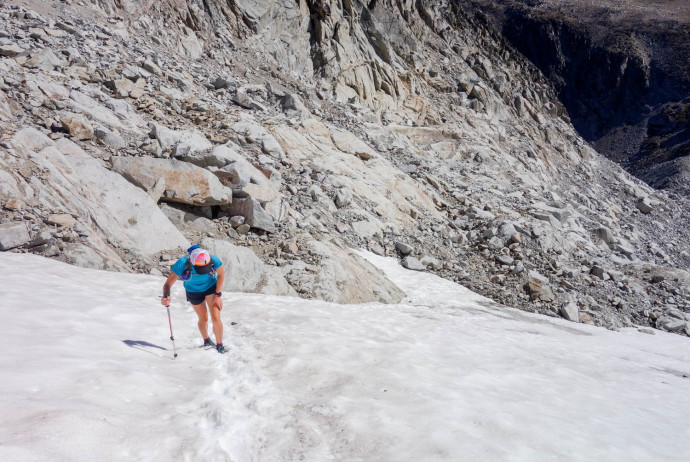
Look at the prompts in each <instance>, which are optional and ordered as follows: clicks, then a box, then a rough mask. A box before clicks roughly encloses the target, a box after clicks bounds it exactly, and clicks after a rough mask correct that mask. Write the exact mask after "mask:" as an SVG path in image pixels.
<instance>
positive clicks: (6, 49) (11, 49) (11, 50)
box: [0, 44, 26, 58]
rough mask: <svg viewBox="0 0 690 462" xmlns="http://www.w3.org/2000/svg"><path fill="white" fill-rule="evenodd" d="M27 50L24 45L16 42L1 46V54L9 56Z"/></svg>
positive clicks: (12, 56)
mask: <svg viewBox="0 0 690 462" xmlns="http://www.w3.org/2000/svg"><path fill="white" fill-rule="evenodd" d="M25 52H26V50H24V49H23V48H22V47H20V46H17V45H14V44H10V45H2V46H0V56H7V57H8V58H14V57H15V56H19V55H20V54H22V53H25Z"/></svg>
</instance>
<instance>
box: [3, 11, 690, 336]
mask: <svg viewBox="0 0 690 462" xmlns="http://www.w3.org/2000/svg"><path fill="white" fill-rule="evenodd" d="M5 3H6V4H3V5H0V22H2V24H3V33H4V34H6V37H4V38H2V37H0V46H4V48H2V50H4V51H3V52H2V53H4V54H5V55H6V56H4V57H3V58H1V59H0V207H2V209H1V210H0V227H2V229H3V230H7V231H8V232H6V233H4V234H1V233H0V242H2V245H3V247H4V248H9V247H10V246H11V247H12V248H11V249H10V250H7V251H10V252H33V253H37V254H40V255H44V256H46V257H50V258H59V259H61V260H64V261H69V262H72V263H74V264H79V265H83V266H89V267H102V268H107V269H118V270H126V271H139V272H145V273H149V274H159V273H165V272H167V271H168V270H169V266H170V260H171V258H172V256H171V255H178V254H179V253H180V252H181V251H182V249H184V248H186V247H187V246H188V243H189V242H195V243H198V242H205V243H206V245H207V246H209V247H213V249H214V250H215V251H216V252H217V253H219V254H220V253H222V254H223V255H225V259H227V262H228V269H231V270H232V271H233V273H232V279H233V281H232V284H233V285H232V288H233V290H246V291H253V292H261V293H277V294H288V295H289V294H293V295H294V294H295V293H296V294H297V295H299V296H300V297H305V298H319V299H324V300H329V301H334V302H340V303H359V302H372V301H374V302H391V301H397V300H400V299H401V298H402V297H404V294H403V293H401V292H400V290H399V289H398V288H397V287H395V286H394V285H393V284H392V283H390V281H388V280H387V279H386V278H385V276H384V275H382V274H381V273H380V272H378V271H377V270H376V269H375V268H373V267H371V265H370V264H368V263H366V262H364V261H363V260H362V259H361V258H360V257H358V256H357V254H355V253H353V252H352V251H351V250H350V249H368V250H369V251H371V252H374V253H376V254H377V255H384V256H388V257H391V258H396V259H398V261H400V262H401V263H403V264H404V265H406V266H408V267H410V268H414V269H415V270H418V271H429V272H434V273H435V274H437V275H439V276H441V277H444V278H448V279H450V280H453V281H456V282H459V283H461V284H463V285H465V286H467V287H469V288H470V289H472V290H474V291H476V292H478V293H480V294H482V295H484V296H487V297H489V298H492V299H493V300H495V301H496V302H498V303H501V304H504V305H507V306H513V307H517V308H521V309H524V310H527V311H532V312H537V313H541V314H544V315H548V316H562V317H564V318H566V319H570V320H571V321H578V320H579V322H586V323H589V324H595V325H600V326H605V327H608V328H611V329H615V328H618V327H621V326H631V325H638V326H648V327H655V328H659V329H666V330H672V331H674V332H676V333H679V334H683V333H685V332H686V331H687V328H680V327H678V326H680V324H679V323H678V322H676V321H674V320H680V318H678V316H677V315H678V313H682V314H686V312H687V311H689V310H690V298H689V297H690V289H688V287H690V275H689V274H688V273H687V270H688V269H689V268H690V254H689V252H688V249H687V242H690V227H688V226H687V223H685V222H684V220H683V217H686V216H688V211H690V204H688V201H687V199H686V198H684V197H679V196H675V195H669V194H666V193H665V192H663V191H654V190H651V189H650V188H649V187H647V186H646V185H645V184H643V183H641V182H640V181H638V180H637V179H635V178H632V177H630V176H629V175H628V174H626V173H624V172H623V171H622V170H621V169H620V168H619V167H618V166H617V165H615V164H613V163H612V162H609V161H608V160H606V159H605V158H602V157H601V156H600V155H599V154H598V153H597V152H595V151H594V150H593V149H591V147H590V146H589V145H588V144H587V143H586V142H585V141H584V140H583V139H582V138H581V137H580V136H579V135H578V133H577V132H576V130H575V129H574V128H573V126H572V125H571V124H570V119H569V116H568V111H566V108H565V107H564V106H563V104H562V103H561V101H560V100H559V89H558V88H555V87H554V86H553V84H552V83H551V82H549V80H548V79H547V78H545V77H544V75H543V74H542V73H540V71H539V70H538V69H537V68H536V67H535V66H534V65H533V64H531V63H530V62H529V61H528V60H527V59H525V57H524V56H522V55H521V54H520V53H519V52H518V51H517V50H516V49H515V48H514V47H512V46H511V45H510V44H509V43H507V42H506V41H505V39H504V37H503V36H502V35H501V34H500V33H499V31H497V30H496V29H495V28H493V27H492V25H491V24H490V23H487V22H486V21H485V20H484V19H482V17H480V16H475V15H473V14H471V12H470V11H469V10H468V9H465V8H459V7H458V5H460V3H457V2H456V3H452V4H449V3H445V2H440V1H438V2H437V1H428V2H427V1H424V2H406V1H398V0H395V1H392V2H376V1H374V2H365V3H357V2H349V1H345V2H330V1H327V2H322V1H319V2H316V1H311V0H307V1H302V2H297V3H294V2H256V1H245V0H242V1H235V2H223V1H218V0H208V1H205V2H203V3H204V4H203V8H202V7H200V6H199V5H200V4H199V3H198V2H188V1H172V0H162V1H158V2H153V1H144V2H132V1H119V0H118V1H116V0H97V1H96V0H94V1H92V2H56V1H53V0H49V1H47V2H42V5H43V6H45V7H46V8H43V7H42V10H41V11H42V12H43V10H44V9H45V14H46V16H48V17H46V18H43V19H37V18H38V17H37V16H36V15H35V14H33V13H30V12H29V11H27V10H26V8H25V7H23V6H18V5H15V4H7V2H5ZM14 3H16V2H14ZM547 3H550V4H553V3H554V2H547ZM561 3H562V2H561ZM92 4H96V5H97V6H98V8H92ZM449 5H450V6H449ZM86 13H88V14H86ZM75 17H77V18H79V17H88V18H90V19H89V21H84V22H78V21H74V20H73V18H75ZM66 21H69V23H68V22H66ZM44 22H45V23H46V24H44V25H43V26H41V24H42V23H44ZM58 23H59V24H64V25H66V28H64V29H63V28H60V31H62V32H64V33H61V34H58V35H54V36H53V35H51V36H50V37H48V36H43V35H41V34H37V33H36V32H35V30H37V28H38V27H39V26H40V27H48V28H52V26H51V24H58ZM152 30H154V31H159V32H160V33H159V34H156V35H155V36H153V37H152V36H151V33H150V32H151V31H152ZM36 37H44V38H45V39H37V38H36ZM22 50H23V51H22ZM53 58H57V59H53ZM202 60H203V61H202ZM611 63H617V65H618V64H621V63H622V61H615V60H614V61H611ZM638 64H639V63H637V62H632V61H629V62H628V65H627V66H626V67H625V69H623V67H622V65H621V66H618V67H616V69H617V70H616V72H619V71H620V73H622V74H621V75H626V73H627V72H631V74H630V76H633V77H634V75H635V72H637V71H635V69H639V68H640V66H639V65H638ZM626 69H627V70H626ZM616 75H618V74H616ZM626 82H627V84H631V83H635V81H634V79H633V80H630V79H628V80H624V81H622V84H626ZM617 85H618V84H617ZM602 88H603V87H602ZM621 101H623V102H625V101H627V100H626V99H625V98H623V99H622V100H621ZM67 115H72V116H73V117H74V116H75V115H76V119H75V120H69V121H68V122H69V123H68V124H66V123H65V120H63V118H64V117H65V116H67ZM599 115H601V114H599ZM664 117H666V119H668V120H669V121H671V119H673V120H674V121H675V122H673V123H674V124H675V123H677V124H679V125H678V127H680V128H678V129H679V130H682V124H683V120H682V118H683V112H682V110H681V111H678V112H673V111H671V112H668V113H667V114H666V115H665V116H664ZM666 119H665V120H666ZM74 122H77V123H74ZM669 123H670V122H669ZM658 125H659V131H658V136H660V137H665V136H669V137H670V138H669V140H667V141H669V142H675V141H673V140H678V139H680V138H676V137H675V135H674V134H675V133H676V128H673V129H672V130H670V131H668V130H666V128H665V127H666V122H665V121H661V122H660V123H659V124H658ZM88 127H91V128H92V129H93V134H92V137H90V138H89V137H88V134H89V132H88ZM674 127H675V125H674ZM79 128H82V129H85V130H86V131H85V133H84V134H81V133H79V131H78V129H79ZM659 140H660V141H663V140H661V138H659ZM660 146H661V145H660ZM662 150H663V147H662ZM681 157H682V156H681ZM20 226H25V229H24V230H22V229H20ZM24 231H26V232H24ZM27 233H28V234H27ZM5 236H12V237H11V238H9V237H5ZM207 239H208V241H207ZM660 320H661V321H660Z"/></svg>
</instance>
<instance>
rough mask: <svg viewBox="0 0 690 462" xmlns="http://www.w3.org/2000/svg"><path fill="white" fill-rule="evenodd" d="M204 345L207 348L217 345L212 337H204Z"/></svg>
mask: <svg viewBox="0 0 690 462" xmlns="http://www.w3.org/2000/svg"><path fill="white" fill-rule="evenodd" d="M202 346H203V347H204V348H206V347H214V346H216V344H215V343H213V340H211V339H210V338H207V339H204V344H203V345H202Z"/></svg>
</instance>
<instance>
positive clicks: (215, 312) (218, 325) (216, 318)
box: [206, 295, 223, 343]
mask: <svg viewBox="0 0 690 462" xmlns="http://www.w3.org/2000/svg"><path fill="white" fill-rule="evenodd" d="M215 298H216V296H215V295H209V296H207V297H206V304H207V305H208V310H209V311H210V312H211V322H212V323H213V335H215V337H216V343H223V323H222V322H221V321H220V310H219V309H218V308H216V307H215V306H213V300H214V299H215Z"/></svg>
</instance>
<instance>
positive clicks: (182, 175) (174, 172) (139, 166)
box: [112, 157, 232, 206]
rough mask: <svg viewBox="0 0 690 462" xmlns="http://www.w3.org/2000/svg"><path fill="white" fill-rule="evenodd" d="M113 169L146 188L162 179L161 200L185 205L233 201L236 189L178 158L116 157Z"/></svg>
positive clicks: (218, 203) (147, 189) (220, 203)
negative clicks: (233, 193)
mask: <svg viewBox="0 0 690 462" xmlns="http://www.w3.org/2000/svg"><path fill="white" fill-rule="evenodd" d="M112 164H113V171H114V172H117V173H119V174H120V175H122V176H123V177H125V178H126V179H127V180H128V181H129V182H130V183H132V184H134V185H136V186H138V187H140V188H141V189H143V190H144V191H151V190H152V189H153V188H154V186H155V185H156V183H157V182H159V181H160V180H161V179H163V180H164V181H165V190H164V191H163V194H162V196H161V199H163V200H166V201H171V202H180V203H183V204H190V205H197V206H204V205H225V204H230V203H231V202H232V190H231V189H229V188H226V187H225V186H223V185H222V184H221V183H220V181H219V180H218V178H216V176H215V175H213V173H211V172H209V171H208V170H204V169H203V168H200V167H197V166H196V165H192V164H190V163H188V162H182V161H180V160H176V159H157V158H152V157H113V158H112Z"/></svg>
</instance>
